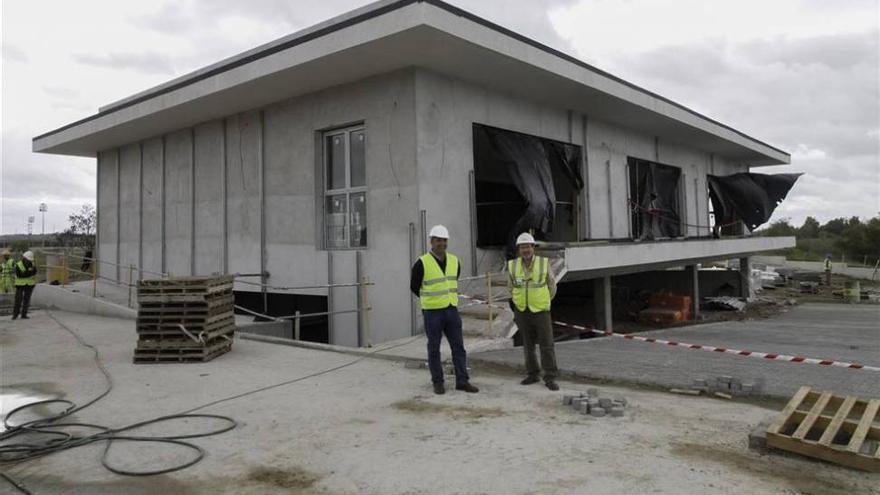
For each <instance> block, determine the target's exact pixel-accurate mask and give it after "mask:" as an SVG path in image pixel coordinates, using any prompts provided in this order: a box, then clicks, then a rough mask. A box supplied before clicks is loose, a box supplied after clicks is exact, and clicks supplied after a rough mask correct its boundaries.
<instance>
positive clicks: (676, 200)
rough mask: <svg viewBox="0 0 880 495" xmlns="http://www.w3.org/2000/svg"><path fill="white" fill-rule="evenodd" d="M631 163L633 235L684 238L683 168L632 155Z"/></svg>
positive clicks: (645, 238)
mask: <svg viewBox="0 0 880 495" xmlns="http://www.w3.org/2000/svg"><path fill="white" fill-rule="evenodd" d="M628 163H629V194H630V198H629V203H630V205H629V206H630V215H631V219H630V221H631V223H632V235H633V238H634V239H639V240H653V239H663V238H671V237H681V233H682V229H681V227H682V225H681V202H682V201H681V191H680V183H681V169H680V168H678V167H672V166H669V165H662V164H660V163H655V162H649V161H647V160H639V159H638V158H632V157H630V158H629V160H628Z"/></svg>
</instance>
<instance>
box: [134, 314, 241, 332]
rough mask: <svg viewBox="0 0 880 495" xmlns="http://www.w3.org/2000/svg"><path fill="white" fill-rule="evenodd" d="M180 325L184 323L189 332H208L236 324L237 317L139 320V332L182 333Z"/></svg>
mask: <svg viewBox="0 0 880 495" xmlns="http://www.w3.org/2000/svg"><path fill="white" fill-rule="evenodd" d="M180 325H183V326H184V328H186V330H187V331H188V332H207V331H209V330H215V329H217V328H223V327H227V326H230V325H235V317H233V316H223V317H222V318H217V319H214V320H211V321H205V320H204V319H202V320H185V319H179V318H178V319H176V320H174V319H166V320H162V321H143V320H140V319H138V321H137V327H136V328H137V333H138V334H141V333H163V332H171V333H175V332H177V333H180V332H181V330H180Z"/></svg>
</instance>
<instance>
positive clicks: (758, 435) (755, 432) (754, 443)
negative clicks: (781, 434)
mask: <svg viewBox="0 0 880 495" xmlns="http://www.w3.org/2000/svg"><path fill="white" fill-rule="evenodd" d="M771 419H772V418H767V419H765V420H763V421H761V422H760V423H758V425H757V426H755V427H754V428H752V431H750V432H749V448H750V449H752V450H758V451H764V450H767V428H769V427H770V421H771Z"/></svg>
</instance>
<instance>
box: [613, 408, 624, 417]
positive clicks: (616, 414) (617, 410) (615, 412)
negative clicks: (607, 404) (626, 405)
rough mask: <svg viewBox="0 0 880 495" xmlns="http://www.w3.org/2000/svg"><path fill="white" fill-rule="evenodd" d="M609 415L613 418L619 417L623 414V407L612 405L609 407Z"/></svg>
mask: <svg viewBox="0 0 880 495" xmlns="http://www.w3.org/2000/svg"><path fill="white" fill-rule="evenodd" d="M611 416H612V417H614V418H619V417H622V416H623V408H622V407H612V408H611Z"/></svg>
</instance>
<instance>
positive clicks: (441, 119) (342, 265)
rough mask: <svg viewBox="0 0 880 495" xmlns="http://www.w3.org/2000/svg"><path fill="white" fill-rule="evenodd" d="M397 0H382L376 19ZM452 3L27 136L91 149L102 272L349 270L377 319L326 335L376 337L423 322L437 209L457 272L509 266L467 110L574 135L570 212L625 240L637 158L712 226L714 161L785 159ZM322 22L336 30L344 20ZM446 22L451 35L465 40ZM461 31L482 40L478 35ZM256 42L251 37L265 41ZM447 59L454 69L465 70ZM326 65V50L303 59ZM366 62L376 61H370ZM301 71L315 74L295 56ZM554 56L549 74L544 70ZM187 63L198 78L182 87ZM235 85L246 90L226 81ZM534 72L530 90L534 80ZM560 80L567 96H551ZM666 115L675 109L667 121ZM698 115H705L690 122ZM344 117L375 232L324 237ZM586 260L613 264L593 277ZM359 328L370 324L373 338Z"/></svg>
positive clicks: (589, 226) (321, 59) (631, 257)
mask: <svg viewBox="0 0 880 495" xmlns="http://www.w3.org/2000/svg"><path fill="white" fill-rule="evenodd" d="M391 7H394V8H391ZM387 8H391V9H390V10H387V11H383V12H384V13H380V14H379V15H374V14H376V13H377V12H380V11H382V9H387ZM371 9H373V10H371ZM449 9H452V8H451V7H449V6H445V4H442V3H441V2H433V1H432V2H409V1H404V2H379V3H378V4H375V5H373V6H369V7H367V8H365V9H359V10H358V11H355V12H353V13H351V14H346V15H344V16H342V17H341V18H340V19H338V20H337V21H338V23H339V24H340V25H342V24H345V22H348V21H350V20H351V19H352V18H354V17H357V15H361V17H362V18H363V19H362V20H361V21H359V23H358V24H355V25H354V26H352V25H347V24H346V25H345V26H344V27H342V28H339V29H338V30H332V31H329V32H328V33H327V34H325V35H323V36H324V37H319V38H317V39H315V38H309V36H313V34H314V33H315V32H316V31H315V30H306V31H305V32H303V33H298V34H297V35H292V37H289V38H285V39H283V40H279V41H278V42H277V44H276V45H273V44H270V45H267V47H261V49H264V50H268V51H270V52H271V54H270V55H267V56H265V57H262V58H260V57H257V58H255V59H254V60H252V61H248V62H247V63H244V62H241V63H239V61H240V60H245V61H247V57H245V56H244V55H243V56H242V57H243V58H239V57H236V58H234V59H230V61H224V62H221V63H220V64H217V67H222V66H223V64H224V63H229V64H232V65H231V67H232V68H230V69H229V70H228V71H221V72H218V73H217V74H216V75H212V74H211V73H212V71H213V70H215V69H216V68H215V69H211V68H206V69H205V70H203V71H199V72H197V73H194V74H192V75H190V76H185V77H184V78H181V80H182V81H177V82H176V83H174V84H172V83H169V84H168V85H163V86H160V87H159V88H156V90H155V91H156V93H155V94H156V96H155V97H150V95H149V92H147V94H144V95H140V96H137V97H135V98H133V99H131V100H125V101H123V102H119V103H116V104H113V105H111V106H109V107H106V108H103V109H102V110H101V112H100V113H99V114H97V115H96V117H95V118H90V119H86V121H83V122H81V123H76V124H73V125H72V126H68V127H66V128H62V129H60V130H58V131H56V132H53V133H49V135H45V136H41V137H38V138H36V139H35V141H34V148H35V150H37V151H45V152H55V153H73V154H86V153H93V152H94V153H95V154H96V156H97V162H98V165H97V166H98V170H97V176H98V218H99V221H98V231H99V243H98V253H97V256H98V257H99V259H100V260H102V261H107V262H109V263H118V264H119V265H121V266H115V265H112V264H101V265H100V266H101V271H100V275H101V276H102V277H105V278H109V279H114V280H119V281H127V277H128V276H129V271H130V269H129V268H128V267H134V273H135V276H137V273H138V272H139V271H140V272H141V273H140V275H141V276H143V277H151V276H157V275H158V274H162V273H167V274H173V275H189V274H200V275H204V274H211V273H215V272H220V273H239V274H259V273H263V272H267V273H268V274H269V275H268V278H266V279H265V282H266V283H267V284H269V285H271V286H312V285H324V284H341V283H351V282H354V281H356V280H357V279H358V277H368V278H369V279H370V281H371V282H373V283H374V284H375V285H374V286H372V287H371V288H370V290H369V303H370V305H371V306H372V308H373V311H371V312H370V316H369V318H370V321H369V325H365V324H364V322H362V321H359V319H358V317H357V315H356V313H348V314H339V315H335V316H332V317H331V318H330V343H332V344H340V345H349V346H352V345H363V344H365V343H367V341H368V340H371V341H372V342H374V343H378V342H383V341H387V340H391V339H394V338H399V337H404V336H407V335H410V334H412V333H414V332H416V331H417V330H418V329H417V328H416V327H417V326H418V325H419V324H420V321H419V320H420V319H421V318H420V317H417V311H416V307H415V305H414V300H413V298H412V297H411V295H410V293H409V288H408V279H409V269H410V266H411V264H412V263H413V261H414V260H415V258H416V257H417V256H418V255H419V254H420V253H421V252H422V249H423V246H424V245H425V243H426V242H425V236H426V232H425V231H424V230H425V229H426V228H429V227H430V226H431V225H433V224H437V223H442V224H444V225H446V226H447V227H449V229H450V232H451V236H452V238H451V239H450V250H451V251H453V252H455V253H456V254H458V255H459V257H460V258H461V260H462V263H463V266H462V272H463V274H466V275H470V274H476V273H481V272H485V271H488V270H498V269H500V268H501V252H500V251H497V250H487V251H484V250H481V249H476V248H474V247H473V246H474V242H475V240H474V239H473V238H472V232H473V230H474V229H475V226H474V225H473V222H474V221H475V220H474V219H472V218H471V201H470V198H469V186H470V184H469V181H470V174H471V172H472V171H473V168H474V163H473V162H474V159H473V156H474V153H473V143H472V133H473V125H474V124H483V125H489V126H494V127H498V128H502V129H507V130H512V131H518V132H522V133H526V134H531V135H534V136H539V137H542V138H549V139H553V140H558V141H564V142H567V143H572V144H575V145H577V146H580V147H581V148H582V151H583V153H582V155H583V163H582V170H581V172H582V176H583V177H584V178H585V181H586V186H585V188H584V190H583V192H582V196H581V198H580V203H581V204H580V209H579V212H578V216H577V221H578V225H579V226H578V228H579V238H582V239H625V238H629V237H630V232H631V231H630V229H631V227H630V215H629V208H628V203H627V201H628V197H629V193H628V183H629V181H628V165H627V160H628V158H630V157H634V158H640V159H645V160H651V161H657V162H660V163H664V164H667V165H673V166H676V167H680V168H681V169H682V173H683V179H682V185H683V192H682V201H681V205H682V214H683V217H684V219H685V221H686V222H688V223H692V224H699V225H704V226H708V224H709V219H708V197H707V192H706V174H708V173H714V174H720V175H725V174H729V173H735V172H741V171H747V170H748V169H749V166H750V165H755V164H767V163H782V162H784V161H786V160H787V155H784V153H782V152H778V150H775V149H773V148H771V147H769V146H768V145H764V144H763V143H760V142H758V141H756V140H752V138H748V137H747V136H745V135H742V134H740V133H737V132H736V131H733V130H731V129H729V128H725V127H720V124H717V123H714V121H709V120H706V119H705V118H703V120H699V119H698V118H697V117H699V115H698V114H695V113H693V112H692V113H691V114H688V113H687V112H684V113H682V112H683V111H682V110H681V109H678V110H676V108H678V107H669V108H668V109H667V110H663V111H661V110H660V108H661V107H662V108H666V107H664V106H663V105H671V103H669V104H667V103H663V104H662V105H661V104H660V103H652V104H648V103H646V102H648V100H647V99H646V98H648V96H650V95H648V96H645V95H642V96H639V97H638V98H636V97H635V96H633V97H632V98H631V99H632V101H633V104H638V105H643V106H644V107H645V108H649V107H650V108H652V110H650V111H648V112H649V113H648V115H653V116H654V117H656V118H654V117H652V119H653V120H655V121H656V122H654V123H652V124H651V125H652V126H654V127H651V129H657V133H652V132H646V129H647V127H645V126H647V125H648V124H644V125H642V124H639V126H640V129H636V128H634V127H632V126H629V125H627V124H624V123H621V121H617V122H612V121H610V120H608V118H609V117H603V116H608V115H615V114H616V113H620V114H623V113H625V112H615V111H614V109H615V107H614V106H613V105H612V106H610V107H609V104H610V103H609V102H612V101H615V102H620V103H619V105H624V103H622V102H623V101H627V100H619V99H611V100H605V99H595V98H594V97H591V98H580V96H579V95H578V94H577V93H572V91H574V89H577V88H580V89H583V88H587V87H588V86H590V85H593V86H595V87H593V86H590V89H589V91H590V92H591V93H589V94H590V95H592V94H593V93H592V92H595V91H600V90H601V91H607V92H608V94H609V95H611V94H614V95H617V96H615V98H617V97H622V96H624V95H625V94H634V93H632V92H633V91H635V90H633V89H632V88H625V87H623V86H620V87H618V86H614V85H615V84H619V83H617V82H614V80H613V79H608V80H606V79H602V78H600V77H598V76H597V78H596V80H595V81H592V82H588V81H587V79H585V78H584V77H583V76H582V72H583V71H584V69H583V68H580V67H574V66H569V65H571V61H566V60H565V59H563V58H560V56H559V55H558V54H553V53H548V52H546V51H542V50H540V49H539V48H540V47H535V46H534V45H528V46H526V47H525V48H523V49H522V50H521V51H522V53H520V52H518V51H517V45H516V43H521V44H523V42H522V40H518V39H515V38H511V36H510V35H508V34H504V33H500V32H496V31H494V30H492V29H487V28H486V27H485V26H483V25H480V24H479V23H476V22H473V21H472V20H467V19H463V18H458V17H454V16H452V17H450V12H451V10H449ZM359 13H360V14H359ZM356 14H357V15H356ZM367 14H370V16H367ZM352 16H354V17H352ZM343 21H344V22H343ZM322 26H328V27H327V29H329V28H330V27H333V26H334V21H329V23H325V24H322ZM357 27H359V28H360V29H356V30H354V31H351V30H352V29H354V28H357ZM315 29H317V28H315ZM346 33H348V34H346ZM484 34H485V36H482V37H481V35H484ZM297 36H300V37H304V38H307V39H308V41H306V42H304V43H305V45H299V44H291V47H290V48H287V49H285V50H282V51H272V50H275V48H274V47H276V46H278V47H281V46H283V45H284V44H285V43H293V42H297V43H298V40H299V38H297ZM446 36H454V37H455V39H454V43H453V40H451V39H450V40H447V39H446V38H445V37H446ZM285 40H286V41H285ZM461 40H470V41H469V42H470V43H476V42H477V41H479V42H480V43H481V44H480V45H478V49H477V48H474V46H475V45H473V44H461V43H463V42H462V41H461ZM447 41H448V42H447ZM373 44H376V45H375V46H373ZM453 45H454V46H453ZM483 45H485V46H486V47H494V48H497V51H498V52H499V53H501V52H504V53H510V54H518V55H517V56H518V57H519V58H520V59H522V60H526V59H528V57H527V56H526V55H528V56H532V55H533V59H528V60H529V63H528V64H526V63H522V64H520V61H519V60H518V61H517V64H519V65H514V64H512V63H510V61H509V59H504V61H503V62H504V63H502V64H500V65H498V67H499V68H498V69H497V70H496V71H495V72H499V71H503V70H513V69H511V68H515V69H516V70H521V71H530V72H529V73H531V72H534V71H540V72H539V73H536V74H540V75H541V77H548V79H546V81H545V80H544V79H540V78H539V79H536V78H528V77H527V78H523V77H518V78H516V77H514V79H518V80H521V81H528V84H525V83H524V84H525V86H526V87H523V88H512V87H510V86H509V85H508V84H507V82H506V81H508V80H510V79H511V77H502V76H514V75H515V73H513V72H511V73H509V74H501V72H499V76H498V79H489V78H488V76H485V75H484V74H478V72H479V71H482V70H488V69H489V68H491V66H492V65H493V64H496V65H497V63H499V62H501V61H500V59H497V58H496V57H500V55H498V54H497V53H493V54H489V53H488V52H486V51H485V50H484V46H483ZM346 47H347V48H346ZM356 47H365V48H363V49H364V50H367V49H368V48H366V47H371V48H370V51H369V53H370V55H371V57H372V58H371V60H374V61H375V64H373V65H370V64H364V63H363V61H362V60H358V61H357V62H356V63H355V62H354V61H352V60H349V59H348V58H346V57H350V56H353V55H352V54H353V53H354V54H356V53H357V50H356ZM379 48H381V50H380V49H379ZM421 48H424V49H427V50H429V51H428V52H426V53H425V54H423V55H421V56H418V57H415V58H413V59H412V60H413V61H411V59H410V57H411V56H413V55H417V54H418V53H409V52H410V50H412V51H414V52H418V51H419V50H420V49H421ZM333 50H338V52H334V51H333ZM441 50H452V52H450V53H449V54H447V53H440V51H441ZM456 50H457V51H456ZM258 51H259V50H254V51H252V52H248V53H250V54H251V56H254V53H256V52H258ZM330 53H335V54H334V55H333V56H330V55H329V54H330ZM362 55H363V54H362ZM510 56H513V55H510ZM456 61H459V62H461V64H462V65H461V66H456V65H455V64H454V62H456ZM545 61H546V63H544V62H545ZM490 62H491V63H490ZM320 63H323V64H326V65H318V66H314V65H312V66H310V65H309V64H320ZM450 64H452V65H450ZM565 64H569V65H565ZM484 65H485V66H486V67H483V66H484ZM364 66H370V67H371V68H372V70H371V71H369V72H363V70H365V69H364ZM212 67H213V66H212ZM309 67H312V69H313V70H312V71H311V72H309V73H308V74H309V75H302V74H300V73H299V72H296V71H298V70H306V69H307V68H309ZM209 69H210V70H209ZM334 71H335V72H334ZM358 71H361V72H358ZM547 71H550V72H554V74H556V75H555V76H553V78H550V76H547V75H546V74H544V72H547ZM578 71H580V72H578ZM489 72H490V73H491V72H492V71H489ZM296 74H300V75H297V76H296V77H294V76H295V75H296ZM331 75H332V76H333V78H332V79H331ZM562 75H565V76H566V77H568V78H570V79H571V80H572V81H574V80H577V81H578V83H577V84H578V85H577V86H570V85H568V84H569V83H566V86H565V88H567V89H566V91H557V90H556V89H557V88H556V87H555V86H553V85H555V84H557V83H558V81H559V79H558V78H559V77H562ZM188 77H189V78H192V83H186V80H187V78H188ZM206 77H207V79H206ZM322 77H324V79H321V78H322ZM536 77H537V76H536ZM602 77H605V76H602ZM542 81H544V82H542ZM235 84H238V85H239V86H237V89H228V92H227V90H226V89H223V88H233V87H235ZM532 84H537V85H538V90H534V91H531V90H530V89H532V88H529V87H528V86H529V85H532ZM177 86H179V87H177ZM562 88H563V87H562V86H560V87H559V89H562ZM580 89H579V90H580ZM585 91H586V89H585ZM557 94H559V95H563V94H568V95H569V96H571V97H570V98H568V100H564V99H563V100H560V99H552V98H550V95H557ZM273 95H274V96H273ZM585 95H586V93H585ZM282 96H283V97H282ZM270 97H271V98H272V99H271V100H268V101H266V99H268V98H270ZM603 98H604V97H603ZM651 98H653V96H651ZM664 101H665V100H664ZM591 102H592V103H591ZM628 104H629V103H627V105H628ZM621 108H622V107H621ZM681 108H683V107H681ZM223 109H226V110H225V112H226V113H221V112H222V111H223ZM639 111H640V112H645V111H646V110H639ZM597 115H598V116H597ZM695 116H697V117H695ZM199 119H201V120H199ZM664 119H666V120H664ZM670 119H671V120H670ZM676 119H677V120H676ZM618 120H619V119H618ZM648 120H651V119H648ZM667 120H668V122H667ZM673 120H674V121H675V125H672V124H669V122H672V121H673ZM640 122H641V121H640ZM664 122H666V123H664ZM697 123H699V126H698V127H699V129H698V130H694V129H697V127H695V126H696V125H697ZM353 125H362V126H363V127H364V129H365V132H366V136H367V137H366V148H365V159H366V191H367V198H366V205H367V206H366V208H367V235H368V237H367V246H366V248H363V249H341V250H338V249H334V250H328V249H326V247H325V245H324V228H323V222H324V209H325V200H324V184H325V178H324V173H325V167H324V163H323V147H322V140H321V136H322V133H323V132H325V131H328V130H333V129H339V128H345V127H349V126H353ZM633 125H635V124H633ZM126 126H128V127H126ZM676 126H677V127H676ZM126 129H127V130H126ZM670 129H671V130H670ZM693 132H698V134H693V136H696V137H695V141H694V142H693V143H691V142H689V141H687V139H688V136H691V135H692V134H689V133H693ZM659 133H663V134H662V135H660V134H659ZM696 138H699V139H696ZM109 143H112V146H109V145H108V144H109ZM90 147H94V148H96V149H94V150H91V148H90ZM74 148H76V149H74ZM90 150H91V151H90ZM728 150H730V151H729V152H728ZM708 234H709V232H708V227H706V228H701V227H689V228H688V229H687V231H686V235H687V236H705V235H708ZM735 242H736V241H735V240H726V241H719V242H718V243H714V242H713V241H705V242H700V243H699V244H700V246H699V249H698V250H697V251H693V256H690V255H688V256H685V258H686V259H692V258H697V257H707V256H714V255H718V254H731V253H734V254H742V253H743V252H751V251H753V250H755V249H759V248H760V247H761V244H760V242H752V243H751V244H748V245H740V247H738V248H737V247H730V243H735ZM725 243H726V244H725ZM783 247H785V246H783ZM716 248H717V249H716ZM573 249H584V248H573ZM609 249H613V248H609ZM628 249H630V250H631V251H632V252H631V253H629V254H628V255H627V256H628V257H627V260H628V263H629V265H631V266H635V265H639V264H646V263H651V262H653V261H663V262H666V263H668V262H670V261H671V260H672V258H670V255H669V254H668V253H667V251H668V250H669V249H668V248H667V249H665V250H664V249H660V250H659V251H658V250H655V249H654V248H652V247H651V246H650V245H647V244H646V245H642V246H631V247H628ZM691 249H693V248H691ZM611 254H612V253H611V252H609V253H607V255H611ZM603 256H606V255H603ZM566 257H567V258H571V259H572V260H573V261H576V262H577V263H582V264H583V263H584V262H583V261H578V260H583V259H585V258H592V256H591V255H590V253H586V252H583V251H578V252H576V253H575V252H572V253H571V254H569V253H568V252H566ZM654 258H657V259H656V260H655V259H654ZM661 258H662V260H661ZM617 262H619V260H615V261H613V262H612V264H614V263H617ZM599 268H601V267H592V266H591V267H586V266H585V267H580V268H577V269H579V270H594V271H595V270H597V269H599ZM630 271H633V269H632V268H630ZM635 271H637V269H636V270H635ZM583 273H586V272H583ZM595 276H607V274H602V273H598V272H596V273H593V274H592V275H590V277H595ZM259 280H260V279H259V278H241V279H238V281H237V282H236V287H235V289H236V290H237V291H249V292H259V291H260V290H261V289H260V287H259V286H258V285H254V284H248V283H246V282H248V281H250V282H257V281H259ZM267 290H268V291H271V292H274V291H275V290H274V289H272V288H271V287H270V288H268V289H267ZM296 293H299V294H306V295H316V296H322V297H327V298H328V308H329V310H330V311H342V310H352V309H355V308H356V307H357V305H358V300H357V291H356V289H354V288H335V289H332V290H328V289H306V290H300V291H296ZM367 328H370V329H371V330H372V335H369V336H368V335H365V332H366V329H367Z"/></svg>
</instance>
